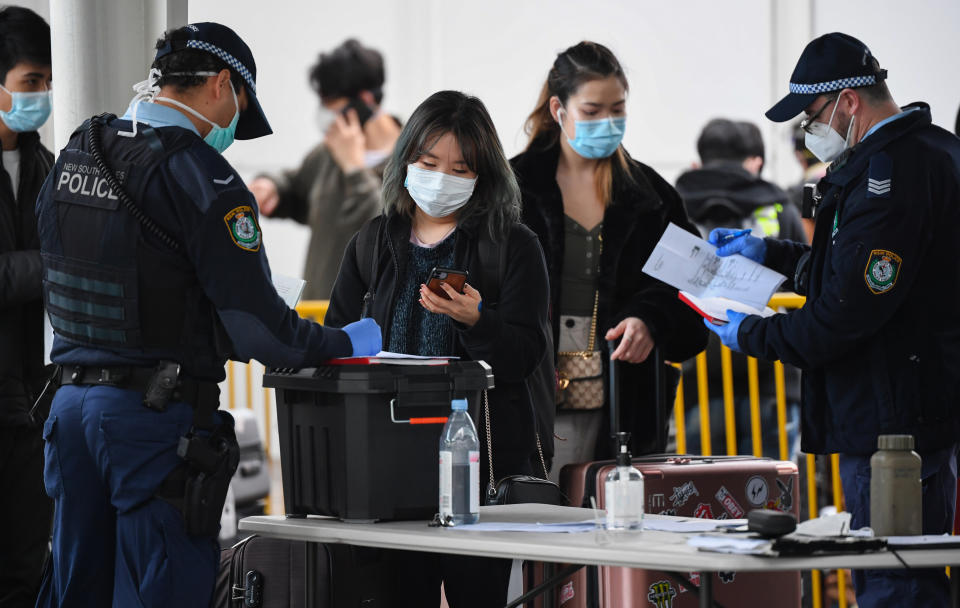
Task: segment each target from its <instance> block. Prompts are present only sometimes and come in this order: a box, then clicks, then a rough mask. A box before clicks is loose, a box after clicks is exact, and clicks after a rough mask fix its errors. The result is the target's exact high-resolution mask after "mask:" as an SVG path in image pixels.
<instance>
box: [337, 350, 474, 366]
mask: <svg viewBox="0 0 960 608" xmlns="http://www.w3.org/2000/svg"><path fill="white" fill-rule="evenodd" d="M454 359H459V357H422V356H420V355H405V354H403V353H391V352H388V351H385V350H382V351H380V352H379V353H377V354H376V355H374V356H372V357H337V358H335V359H328V360H327V361H326V364H327V365H380V364H382V365H446V364H447V363H449V362H450V361H451V360H454Z"/></svg>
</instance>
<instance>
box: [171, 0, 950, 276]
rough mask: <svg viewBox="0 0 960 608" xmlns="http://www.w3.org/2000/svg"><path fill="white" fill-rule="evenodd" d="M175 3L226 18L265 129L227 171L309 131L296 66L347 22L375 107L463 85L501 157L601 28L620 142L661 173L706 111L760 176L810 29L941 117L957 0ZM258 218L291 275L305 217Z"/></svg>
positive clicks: (272, 160) (276, 260)
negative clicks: (612, 72)
mask: <svg viewBox="0 0 960 608" xmlns="http://www.w3.org/2000/svg"><path fill="white" fill-rule="evenodd" d="M189 15H190V19H191V20H193V21H200V20H222V21H223V22H225V23H227V24H229V25H230V26H231V27H233V28H234V29H236V30H237V32H238V33H240V35H241V36H243V37H244V38H245V39H246V40H247V41H248V42H249V44H250V45H251V47H252V49H253V51H254V54H255V56H256V58H257V62H258V69H259V76H258V89H259V91H260V97H261V101H262V103H263V106H264V108H265V110H266V112H267V114H268V116H269V118H270V120H271V122H272V124H273V127H274V131H275V134H274V135H273V136H271V137H268V138H264V139H263V140H258V141H253V142H239V143H237V144H236V145H234V146H233V147H232V148H231V149H230V150H228V152H227V157H228V158H229V159H230V160H231V162H233V163H234V164H235V166H236V167H237V168H238V169H239V170H240V172H241V173H242V174H243V175H252V174H255V173H256V172H258V171H272V170H276V169H279V168H282V167H292V166H295V165H296V164H297V162H298V161H299V160H300V158H301V157H302V156H303V154H304V152H305V151H306V150H308V149H309V148H310V147H312V146H313V145H314V144H315V143H316V142H317V141H318V139H319V133H317V130H316V128H315V126H314V112H315V108H316V105H317V100H316V97H315V95H314V94H313V92H312V91H311V90H310V87H309V85H308V83H307V79H306V74H307V70H308V68H309V67H310V66H311V65H312V64H313V62H314V61H315V60H316V56H317V53H318V52H319V51H321V50H329V49H330V48H332V47H334V46H336V45H337V44H339V43H340V42H341V41H343V40H344V39H346V38H347V37H350V36H355V37H358V38H359V39H360V40H361V41H362V42H364V43H365V44H368V45H370V46H375V47H377V48H379V49H380V50H381V51H382V52H383V54H384V56H385V58H386V62H387V80H388V82H387V86H386V88H385V106H386V109H387V110H388V111H390V112H394V113H396V114H398V115H400V116H401V117H406V116H408V115H409V114H410V112H411V111H412V110H413V108H415V107H416V105H417V104H418V103H419V102H420V101H422V100H423V99H424V98H426V97H427V96H428V95H429V94H430V93H432V92H434V91H436V90H439V89H442V88H454V89H461V90H464V91H468V92H470V93H473V94H475V95H477V96H479V97H480V98H481V99H482V100H483V101H484V102H485V103H486V104H487V107H488V109H489V110H490V113H491V115H492V116H493V119H494V122H495V123H496V125H497V127H498V130H499V132H500V137H501V139H502V140H503V143H504V148H505V149H506V151H507V153H508V154H510V155H512V154H515V153H517V152H519V151H521V150H522V148H523V146H524V144H525V143H526V139H525V137H524V136H523V134H522V126H523V122H524V119H525V118H526V116H527V114H528V113H529V112H530V110H531V109H532V108H533V104H534V102H535V100H536V97H537V94H538V92H539V90H540V86H541V85H542V84H543V81H544V79H545V77H546V73H547V70H548V69H549V67H550V64H551V63H552V61H553V58H554V57H555V55H556V53H557V52H559V51H561V50H563V49H564V48H566V47H567V46H569V45H571V44H574V43H576V42H577V41H579V40H583V39H592V40H596V41H598V42H602V43H604V44H606V45H608V46H609V47H610V48H611V49H613V51H614V52H615V53H616V54H617V55H618V57H619V58H620V60H621V62H622V63H623V65H624V67H625V68H626V70H627V75H628V77H629V79H630V85H631V96H630V98H629V102H628V114H629V119H628V128H627V135H626V137H625V140H624V141H625V145H626V147H627V149H628V150H630V152H631V154H633V155H634V156H635V157H636V158H638V159H640V160H642V161H644V162H646V163H648V164H650V165H652V166H653V167H654V168H656V169H657V170H659V171H660V172H661V173H663V175H664V176H665V177H667V179H669V180H671V181H672V180H673V179H674V178H675V177H676V176H677V174H678V173H679V172H680V171H681V170H683V169H684V168H685V167H687V166H689V165H690V163H692V162H693V161H695V160H696V149H695V141H696V137H697V135H698V133H699V130H700V128H701V127H702V126H703V125H704V124H705V123H706V122H707V121H708V120H709V119H710V118H713V117H716V116H726V117H731V118H739V119H748V120H753V121H755V122H757V123H758V124H759V125H760V126H761V128H763V130H764V133H765V135H766V137H767V147H768V156H769V157H770V162H768V167H769V170H768V172H767V177H768V178H769V179H773V180H775V181H779V182H781V183H790V182H792V181H794V180H795V179H797V178H798V174H799V173H798V169H797V168H796V166H795V165H794V163H793V162H792V160H791V158H792V154H791V153H790V149H789V145H790V144H789V138H788V134H787V132H786V131H785V130H783V129H780V130H775V126H774V125H772V124H770V123H769V122H768V121H766V119H765V118H764V117H763V112H764V111H765V110H766V109H767V108H768V107H769V106H770V105H771V104H772V103H773V102H774V101H776V99H778V98H779V96H780V95H782V94H784V93H785V92H786V87H787V82H786V80H785V76H784V75H783V73H784V71H785V72H786V75H787V76H788V75H789V72H790V71H791V70H792V66H793V64H794V63H795V61H796V59H797V57H799V54H800V52H801V51H802V49H803V46H804V44H806V42H807V41H808V40H809V39H810V37H811V35H814V36H815V35H819V34H822V33H826V32H828V31H836V30H840V31H846V32H849V33H851V34H853V35H855V36H857V37H859V38H861V39H862V40H864V41H865V42H867V44H869V45H870V46H871V48H872V50H873V51H874V53H875V54H876V55H877V57H879V59H880V61H881V63H882V65H884V67H887V68H888V69H889V70H890V86H891V89H892V91H893V93H894V96H895V98H896V99H897V100H898V101H900V102H901V103H906V102H909V101H913V100H917V99H924V100H926V101H928V102H930V103H931V105H932V106H933V115H934V120H935V121H937V122H938V123H939V124H941V125H943V126H946V127H948V128H951V129H952V125H953V122H954V117H955V116H956V110H957V106H958V104H960V78H958V77H957V74H958V73H960V2H956V1H952V0H923V1H919V0H918V1H915V2H913V3H911V4H910V5H909V7H906V6H904V5H903V4H902V3H899V2H895V1H894V0H850V1H847V2H843V3H840V2H830V1H829V0H806V1H805V2H798V1H797V0H790V1H789V2H788V1H787V0H724V2H715V1H712V0H685V1H683V2H669V3H664V2H653V1H652V0H633V1H630V2H625V1H616V0H593V1H592V2H589V3H586V2H581V1H576V2H574V1H571V0H488V1H487V2H483V3H454V2H443V1H441V0H411V1H404V2H396V1H393V0H365V1H355V2H348V3H344V2H342V0H337V1H330V0H321V1H290V0H286V1H278V2H275V3H273V4H265V3H263V2H262V1H260V0H229V1H228V0H193V1H192V2H191V4H190V11H189ZM771 32H777V34H776V35H773V34H772V33H771ZM784 64H785V65H786V68H784V67H780V68H779V69H778V67H777V65H780V66H783V65H784ZM781 79H782V80H783V81H782V82H780V80H781ZM775 80H776V81H775ZM264 232H265V238H266V243H267V247H268V251H269V252H270V256H271V260H272V264H273V266H274V267H275V268H278V269H282V271H283V272H285V273H287V274H298V273H299V272H300V271H301V270H302V263H303V262H302V260H303V251H304V248H305V245H306V239H307V237H308V231H307V230H306V229H305V228H302V227H298V226H294V225H292V223H290V222H288V221H270V220H267V221H266V222H264Z"/></svg>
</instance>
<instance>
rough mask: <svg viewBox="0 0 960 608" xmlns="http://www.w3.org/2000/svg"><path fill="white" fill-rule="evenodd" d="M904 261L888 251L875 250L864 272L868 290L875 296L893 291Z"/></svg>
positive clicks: (871, 253)
mask: <svg viewBox="0 0 960 608" xmlns="http://www.w3.org/2000/svg"><path fill="white" fill-rule="evenodd" d="M901 263H902V260H901V259H900V256H898V255H897V254H895V253H894V252H892V251H887V250H886V249H874V250H873V251H871V252H870V257H869V258H867V267H866V269H864V271H863V278H864V280H865V281H866V283H867V288H868V289H869V290H870V291H871V292H872V293H874V294H876V295H880V294H882V293H887V292H888V291H890V290H891V289H893V286H894V284H896V282H897V276H898V275H899V274H900V266H901Z"/></svg>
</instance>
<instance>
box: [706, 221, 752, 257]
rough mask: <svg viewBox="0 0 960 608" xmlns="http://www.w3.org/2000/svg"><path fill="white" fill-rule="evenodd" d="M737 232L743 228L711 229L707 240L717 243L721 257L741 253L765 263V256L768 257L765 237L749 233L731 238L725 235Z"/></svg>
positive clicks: (712, 243) (718, 253) (713, 243)
mask: <svg viewBox="0 0 960 608" xmlns="http://www.w3.org/2000/svg"><path fill="white" fill-rule="evenodd" d="M737 232H742V230H734V229H733V228H714V229H713V230H711V231H710V236H709V237H708V238H707V242H708V243H710V244H711V245H716V247H717V255H719V256H720V257H725V256H728V255H733V254H735V253H739V254H740V255H742V256H743V257H745V258H750V259H751V260H753V261H754V262H756V263H758V264H763V260H764V258H766V257H767V244H766V243H765V242H764V241H763V239H758V238H757V237H755V236H752V235H750V234H749V233H747V234H743V235H741V236H737V237H734V238H732V239H730V240H725V239H724V237H725V236H727V235H731V234H736V233H737Z"/></svg>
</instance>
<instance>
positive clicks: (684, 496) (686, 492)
mask: <svg viewBox="0 0 960 608" xmlns="http://www.w3.org/2000/svg"><path fill="white" fill-rule="evenodd" d="M693 496H700V492H698V491H697V486H695V485H693V482H692V481H688V482H686V483H684V484H683V485H681V486H679V487H677V486H674V488H673V494H671V495H670V503H671V504H672V505H673V507H674V508H678V507H682V506H683V505H685V504H687V501H688V500H690V498H691V497H693Z"/></svg>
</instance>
